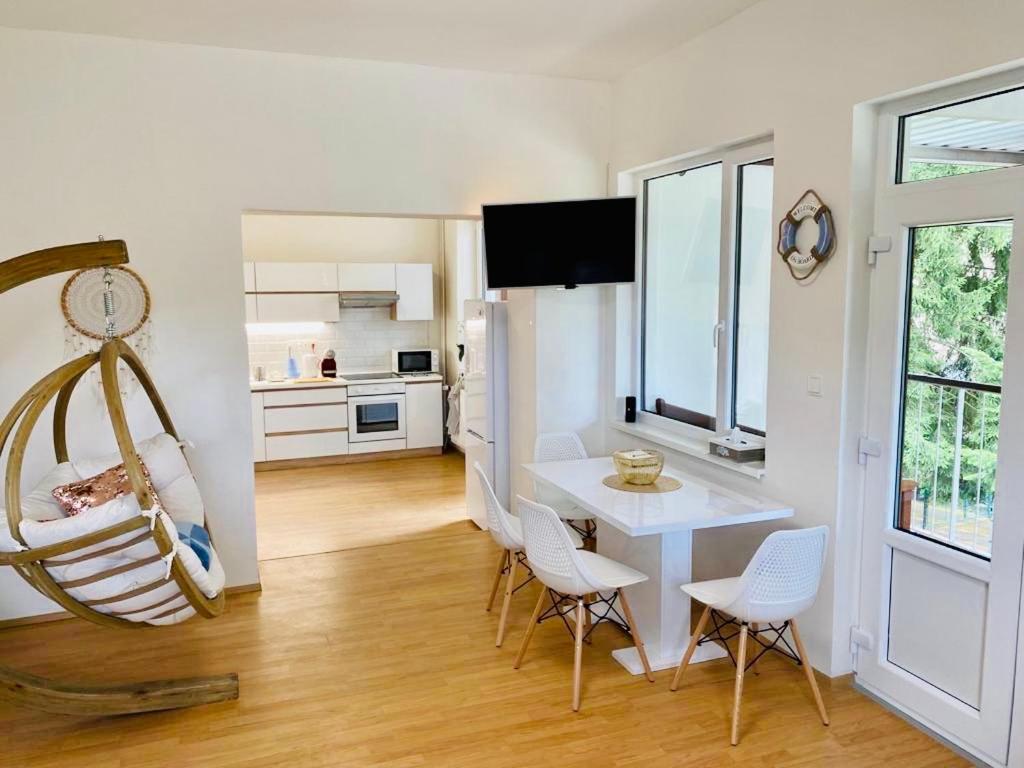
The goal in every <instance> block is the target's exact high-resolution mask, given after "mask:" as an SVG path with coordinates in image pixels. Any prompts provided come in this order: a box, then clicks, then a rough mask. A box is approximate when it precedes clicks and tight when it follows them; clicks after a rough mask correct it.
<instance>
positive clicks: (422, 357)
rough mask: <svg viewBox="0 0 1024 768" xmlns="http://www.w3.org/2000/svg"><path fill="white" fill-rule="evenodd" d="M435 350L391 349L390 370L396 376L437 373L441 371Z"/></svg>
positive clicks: (438, 357) (438, 356)
mask: <svg viewBox="0 0 1024 768" xmlns="http://www.w3.org/2000/svg"><path fill="white" fill-rule="evenodd" d="M440 364H441V360H440V355H438V352H437V350H436V349H393V350H391V370H392V372H393V373H398V374H413V373H437V372H438V371H440V370H441V367H440Z"/></svg>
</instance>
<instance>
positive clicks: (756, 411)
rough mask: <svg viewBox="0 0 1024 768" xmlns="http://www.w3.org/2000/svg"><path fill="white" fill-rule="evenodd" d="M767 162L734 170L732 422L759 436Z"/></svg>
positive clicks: (764, 369) (764, 360)
mask: <svg viewBox="0 0 1024 768" xmlns="http://www.w3.org/2000/svg"><path fill="white" fill-rule="evenodd" d="M774 170H775V169H774V167H773V162H772V161H771V160H762V161H760V162H756V163H748V164H746V165H741V166H740V167H739V180H738V187H739V195H738V197H739V202H740V204H739V207H738V209H737V217H736V218H737V220H736V231H737V233H738V234H737V240H738V245H737V249H736V262H737V264H736V269H737V276H738V277H737V281H736V311H735V326H734V330H733V337H734V339H735V342H734V344H733V355H734V357H733V368H732V370H733V390H732V391H733V423H734V424H735V425H738V426H739V427H740V429H742V430H743V431H744V432H752V433H754V434H759V435H764V431H765V421H766V416H767V413H766V408H765V393H766V391H767V388H768V298H769V292H770V281H771V265H772V248H773V245H774V244H773V243H772V234H773V229H772V181H773V178H774Z"/></svg>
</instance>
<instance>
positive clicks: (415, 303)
mask: <svg viewBox="0 0 1024 768" xmlns="http://www.w3.org/2000/svg"><path fill="white" fill-rule="evenodd" d="M394 267H395V290H396V291H397V292H398V302H397V303H396V304H395V305H394V307H392V309H391V319H392V320H433V319H434V270H433V267H431V265H430V264H395V265H394Z"/></svg>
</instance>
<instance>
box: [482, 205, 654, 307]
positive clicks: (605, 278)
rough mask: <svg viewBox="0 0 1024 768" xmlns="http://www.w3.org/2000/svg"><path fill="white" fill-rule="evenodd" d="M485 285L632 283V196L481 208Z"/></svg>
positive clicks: (633, 260)
mask: <svg viewBox="0 0 1024 768" xmlns="http://www.w3.org/2000/svg"><path fill="white" fill-rule="evenodd" d="M483 211H484V250H485V252H486V259H487V287H488V288H490V289H492V290H493V289H497V288H535V287H541V286H577V285H590V284H595V283H631V282H633V281H634V280H635V279H636V275H635V272H636V198H635V197H609V198H602V199H599V200H570V201H566V202H557V203H515V204H510V205H485V206H484V207H483Z"/></svg>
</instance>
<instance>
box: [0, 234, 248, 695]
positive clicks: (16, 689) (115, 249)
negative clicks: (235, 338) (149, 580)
mask: <svg viewBox="0 0 1024 768" xmlns="http://www.w3.org/2000/svg"><path fill="white" fill-rule="evenodd" d="M127 262H128V250H127V247H126V246H125V243H124V241H123V240H111V241H100V242H96V243H82V244H77V245H66V246H60V247H57V248H48V249H46V250H42V251H36V252H34V253H29V254H25V255H23V256H19V257H17V258H14V259H10V260H8V261H5V262H0V294H2V293H5V292H6V291H9V290H11V289H12V288H16V287H18V286H19V285H22V284H24V283H27V282H30V281H32V280H37V279H39V278H43V277H47V276H49V275H55V274H59V273H61V272H67V271H71V270H79V269H91V268H102V267H111V266H115V265H119V264H126V263H127ZM119 360H122V361H124V363H125V364H126V365H127V366H128V368H130V369H131V371H132V373H134V375H135V376H136V377H137V378H138V380H139V382H140V383H141V385H142V389H143V390H144V391H145V392H146V395H147V396H148V397H149V400H150V402H151V403H152V405H153V408H154V409H155V411H156V413H157V416H158V417H159V419H160V423H161V424H162V425H163V429H164V431H165V432H167V433H168V434H169V435H171V436H172V437H174V438H175V439H176V440H177V439H179V438H178V434H177V432H176V430H175V428H174V424H173V423H172V422H171V417H170V415H169V414H168V413H167V409H166V407H165V406H164V403H163V401H162V400H161V398H160V395H159V394H158V393H157V391H156V387H155V386H154V385H153V381H152V379H151V378H150V377H149V374H148V373H147V372H146V369H145V367H144V366H143V365H142V362H141V361H140V360H139V358H138V357H137V356H136V355H135V353H134V352H133V351H132V349H131V348H130V347H129V346H128V345H127V344H126V343H125V342H124V341H122V340H121V339H116V338H113V339H110V340H108V341H106V342H104V344H103V346H102V347H101V349H100V351H99V352H92V353H89V354H86V355H82V356H81V357H79V358H77V359H75V360H72V361H71V362H69V363H66V364H64V365H62V366H61V367H60V368H57V369H56V370H55V371H53V372H52V373H50V374H48V375H46V376H44V377H43V378H42V379H40V380H39V381H38V382H37V383H36V384H35V385H34V386H33V387H32V388H31V389H29V391H28V392H26V393H25V394H24V395H23V396H22V397H21V399H20V400H18V402H17V403H15V405H14V407H13V408H12V409H11V411H10V413H8V414H7V417H6V418H5V419H4V420H3V422H0V452H2V451H3V448H4V446H5V445H6V444H7V440H8V438H9V437H10V436H11V434H12V433H13V434H14V438H13V440H12V442H11V450H10V455H9V457H8V462H7V473H6V478H5V489H4V490H5V498H6V507H7V524H8V526H9V528H10V534H11V536H12V537H13V538H14V540H15V541H17V542H20V543H21V544H22V545H24V544H25V541H24V539H23V538H22V536H21V533H20V531H19V524H20V523H21V519H22V514H21V472H22V465H23V463H24V459H25V449H26V446H27V444H28V440H29V437H30V436H31V435H32V432H33V430H34V429H35V426H36V423H37V421H38V420H39V417H40V415H41V414H42V412H43V410H44V409H45V408H46V406H47V405H48V404H49V403H50V401H51V400H53V399H54V398H56V405H55V409H54V416H53V445H54V452H55V453H56V458H57V462H58V463H61V462H66V461H68V449H67V433H66V422H67V411H68V404H69V402H70V400H71V395H72V393H73V392H74V391H75V387H76V385H77V384H78V383H79V382H80V381H81V380H82V377H83V376H84V375H85V374H86V373H87V372H88V371H89V370H90V369H91V368H92V367H93V366H95V365H99V366H100V374H101V380H102V384H103V395H104V399H105V400H106V405H107V410H108V412H109V414H110V421H111V425H112V426H113V430H114V436H115V438H116V440H117V446H118V449H119V451H120V454H121V457H122V459H123V461H124V465H125V468H126V470H127V475H128V478H129V480H130V482H131V487H132V490H133V491H134V493H135V496H136V497H137V499H138V502H139V506H140V508H141V509H142V510H144V511H150V510H152V509H153V506H154V503H155V502H156V500H155V499H154V498H153V494H152V493H151V492H150V490H149V486H148V484H147V482H146V476H145V474H144V471H143V467H142V462H141V461H140V459H139V456H138V454H137V453H136V450H135V445H134V442H133V440H132V436H131V432H130V431H129V429H128V423H127V420H126V418H125V410H124V403H123V401H122V398H121V392H120V387H119V384H118V376H117V369H118V361H119ZM131 532H138V537H136V538H133V539H132V542H133V543H136V542H138V541H144V540H145V539H144V538H143V537H147V536H148V537H149V538H150V539H151V540H152V541H153V543H154V544H155V545H156V547H157V549H158V550H159V552H160V555H161V556H164V557H166V556H168V555H169V554H170V553H171V552H173V551H175V542H173V541H172V540H171V538H170V536H169V535H168V533H167V531H166V530H165V528H164V526H163V525H151V519H150V517H146V516H144V515H139V516H138V517H134V518H131V519H129V520H126V521H124V522H121V523H118V524H116V525H112V526H109V527H107V528H104V529H103V530H99V531H95V532H92V533H89V534H86V535H84V536H79V537H77V538H74V539H71V540H67V541H63V542H60V543H57V544H52V545H49V546H44V547H37V548H35V549H24V550H22V551H19V552H0V565H9V566H12V567H13V568H14V569H15V570H16V571H17V572H18V573H19V574H20V575H21V576H22V578H24V579H25V580H26V581H27V582H28V583H29V584H31V585H32V586H33V587H35V589H37V590H38V591H39V592H41V593H42V594H44V595H46V596H47V597H49V598H50V599H51V600H53V601H54V602H56V603H57V604H58V605H60V606H61V607H62V608H64V609H65V610H67V611H69V612H70V613H72V614H74V615H76V616H80V617H81V618H83V619H88V620H89V621H92V622H94V623H96V624H100V625H101V626H105V627H117V628H124V629H138V628H140V627H146V626H148V625H146V624H143V623H138V622H132V621H128V620H126V619H123V618H119V617H118V616H115V615H110V614H106V613H101V612H99V611H97V610H94V609H93V608H91V607H89V606H88V605H86V604H84V603H82V602H79V601H78V600H76V599H74V598H72V597H71V596H70V595H69V594H68V593H67V592H65V591H64V589H62V588H61V586H60V585H59V584H58V583H57V582H56V581H55V580H54V579H53V577H52V576H51V575H50V574H49V573H48V572H47V570H46V568H45V567H44V565H45V563H46V562H47V560H51V559H53V558H57V557H59V556H63V555H67V554H68V553H72V552H76V551H80V550H83V549H87V548H90V547H91V548H93V549H92V551H91V552H90V553H86V554H84V555H81V556H80V557H81V558H82V559H87V558H90V557H97V556H100V555H103V554H104V553H105V552H107V551H109V550H106V549H104V548H103V547H99V548H97V545H99V544H102V543H103V542H106V541H109V540H112V539H116V538H117V537H119V536H124V535H125V534H127V533H131ZM169 578H171V579H173V580H174V582H175V583H176V584H177V588H178V589H179V590H180V593H181V595H182V596H184V597H185V599H186V600H187V602H188V604H189V605H191V607H192V608H194V609H195V612H196V613H198V614H200V615H201V616H204V617H206V618H214V617H216V616H218V615H219V614H220V613H222V612H223V610H224V593H223V590H222V591H221V592H220V594H218V595H217V596H216V597H214V598H209V597H207V596H206V595H205V594H204V593H203V592H202V591H201V590H200V589H199V588H198V586H197V585H196V584H195V582H194V581H193V580H192V578H191V577H190V576H189V575H188V572H187V571H186V569H185V567H184V566H183V565H182V563H181V562H180V560H179V558H178V557H177V556H174V558H173V560H172V561H171V570H170V577H169ZM123 597H125V598H128V597H131V595H127V594H126V595H124V596H123ZM236 698H238V676H237V675H234V674H229V675H220V676H215V677H202V678H190V679H181V680H159V681H152V682H143V683H134V684H131V683H130V684H124V685H107V686H102V685H70V684H65V683H59V682H56V681H52V680H47V679H44V678H41V677H37V676H35V675H29V674H25V673H22V672H17V671H15V670H12V669H8V668H6V667H0V699H2V700H6V701H9V702H11V703H13V704H16V705H19V706H24V707H30V708H33V709H38V710H43V711H46V712H51V713H59V714H72V715H119V714H132V713H138V712H150V711H156V710H164V709H177V708H181V707H190V706H195V705H199V704H208V703H211V702H216V701H224V700H228V699H236Z"/></svg>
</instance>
